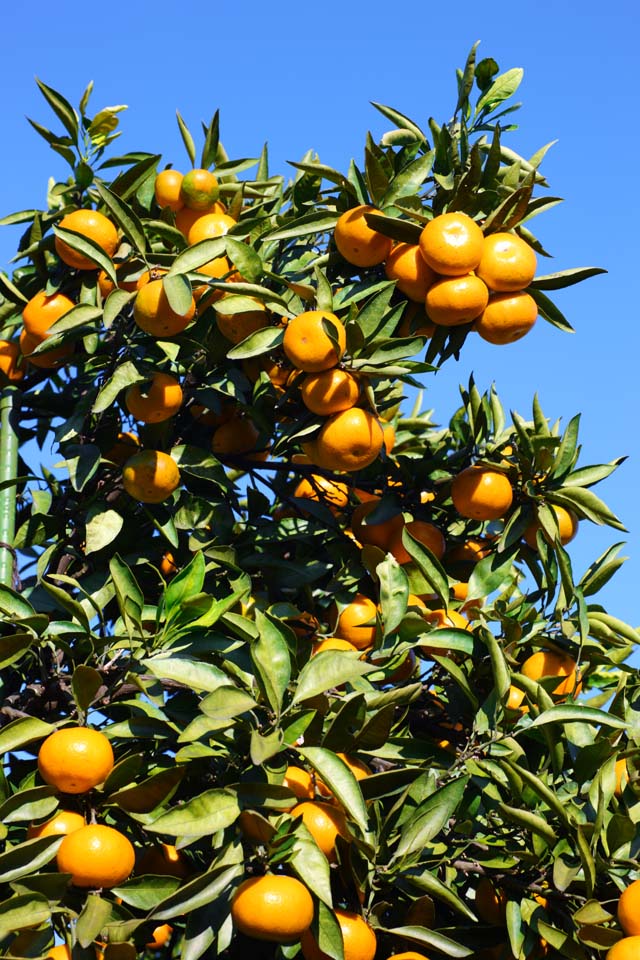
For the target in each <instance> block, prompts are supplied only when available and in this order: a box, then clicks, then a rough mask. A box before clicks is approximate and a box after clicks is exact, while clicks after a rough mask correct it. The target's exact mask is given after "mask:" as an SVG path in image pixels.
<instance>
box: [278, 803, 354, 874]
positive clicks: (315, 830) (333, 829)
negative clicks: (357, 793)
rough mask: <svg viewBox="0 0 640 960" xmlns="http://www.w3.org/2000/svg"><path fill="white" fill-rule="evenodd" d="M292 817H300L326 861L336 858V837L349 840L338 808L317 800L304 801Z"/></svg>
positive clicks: (298, 805)
mask: <svg viewBox="0 0 640 960" xmlns="http://www.w3.org/2000/svg"><path fill="white" fill-rule="evenodd" d="M291 816H292V817H302V822H303V823H304V825H305V827H306V828H307V830H308V831H309V833H310V834H311V836H312V837H313V839H314V840H315V841H316V843H317V844H318V846H319V847H320V849H321V850H322V852H323V853H324V855H325V857H326V858H327V860H330V861H333V860H335V858H336V843H337V839H338V837H342V838H343V839H345V840H348V839H349V831H348V830H347V821H346V817H345V815H344V813H343V812H342V810H340V809H339V808H338V807H336V806H334V805H333V804H330V803H323V802H321V801H319V800H305V801H304V802H303V803H298V804H297V805H296V806H295V807H294V808H293V810H292V811H291Z"/></svg>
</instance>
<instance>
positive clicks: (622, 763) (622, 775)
mask: <svg viewBox="0 0 640 960" xmlns="http://www.w3.org/2000/svg"><path fill="white" fill-rule="evenodd" d="M615 775H616V786H615V791H614V792H615V795H616V797H618V798H619V797H621V796H622V794H623V793H624V789H625V787H626V785H627V784H628V782H629V769H628V767H627V761H626V760H625V758H624V757H620V759H619V760H616V766H615Z"/></svg>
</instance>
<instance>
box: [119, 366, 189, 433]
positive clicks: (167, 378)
mask: <svg viewBox="0 0 640 960" xmlns="http://www.w3.org/2000/svg"><path fill="white" fill-rule="evenodd" d="M125 404H126V407H127V410H128V411H129V413H130V414H131V416H132V417H135V418H136V420H140V421H141V422H142V423H162V421H163V420H168V419H169V418H170V417H173V416H175V414H176V413H177V412H178V410H179V409H180V407H181V406H182V387H181V386H180V384H179V382H178V381H177V380H176V378H175V377H172V376H171V374H170V373H162V372H160V371H156V372H155V373H154V374H153V375H152V377H151V381H150V382H148V383H144V384H141V383H134V384H133V386H131V387H129V389H128V390H127V392H126V394H125Z"/></svg>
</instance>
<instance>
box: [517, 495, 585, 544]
mask: <svg viewBox="0 0 640 960" xmlns="http://www.w3.org/2000/svg"><path fill="white" fill-rule="evenodd" d="M550 507H551V509H552V510H553V512H554V514H555V516H556V521H557V523H558V535H559V537H560V543H561V544H562V545H563V546H564V544H566V543H570V542H571V540H573V538H574V537H575V535H576V533H577V532H578V518H577V517H576V515H575V513H573V511H571V510H565V508H564V507H559V506H557V505H556V504H555V503H552V504H550ZM538 530H540V523H539V522H538V520H532V521H531V523H530V524H528V526H527V527H526V528H525V531H524V533H523V534H522V537H523V539H524V540H525V541H526V542H527V543H528V544H529V546H530V547H531V548H532V549H533V550H537V549H538V548H537V543H536V534H537V532H538Z"/></svg>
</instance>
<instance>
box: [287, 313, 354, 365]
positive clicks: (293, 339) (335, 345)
mask: <svg viewBox="0 0 640 960" xmlns="http://www.w3.org/2000/svg"><path fill="white" fill-rule="evenodd" d="M323 321H324V322H326V323H328V324H330V325H331V328H332V330H331V334H332V337H335V342H334V340H332V339H331V337H329V335H328V334H327V333H326V332H325V330H324V326H323ZM346 342H347V341H346V333H345V329H344V326H343V324H342V323H341V321H340V320H338V318H337V317H336V315H335V313H329V311H328V310H307V311H305V312H304V313H300V314H298V316H297V317H294V318H293V320H290V321H289V323H288V324H287V327H286V329H285V332H284V340H283V343H282V346H283V348H284V352H285V353H286V355H287V357H288V358H289V361H290V362H291V363H292V364H293V366H294V367H296V368H297V369H298V370H304V371H305V372H306V373H320V372H321V371H322V370H328V369H329V368H330V367H335V365H336V364H337V363H339V361H340V359H341V358H342V354H343V353H344V350H345V346H346Z"/></svg>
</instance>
